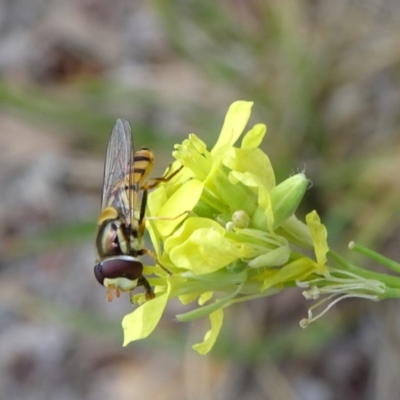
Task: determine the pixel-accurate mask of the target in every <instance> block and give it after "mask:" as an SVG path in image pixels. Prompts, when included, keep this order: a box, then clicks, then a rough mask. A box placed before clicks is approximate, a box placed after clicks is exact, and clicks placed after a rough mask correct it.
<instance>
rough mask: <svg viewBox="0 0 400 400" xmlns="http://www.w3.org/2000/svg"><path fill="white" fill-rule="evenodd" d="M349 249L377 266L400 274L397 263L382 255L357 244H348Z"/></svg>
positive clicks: (399, 266) (399, 267) (399, 265)
mask: <svg viewBox="0 0 400 400" xmlns="http://www.w3.org/2000/svg"><path fill="white" fill-rule="evenodd" d="M349 249H351V250H354V251H356V252H357V253H360V254H363V255H364V256H366V257H368V258H370V259H371V260H374V261H376V262H378V263H379V264H382V265H384V266H385V267H388V268H390V269H391V270H393V271H395V272H399V273H400V264H399V263H398V262H396V261H393V260H391V259H390V258H387V257H385V256H383V255H382V254H379V253H377V252H376V251H373V250H371V249H369V248H368V247H364V246H361V245H360V244H357V243H355V242H350V243H349Z"/></svg>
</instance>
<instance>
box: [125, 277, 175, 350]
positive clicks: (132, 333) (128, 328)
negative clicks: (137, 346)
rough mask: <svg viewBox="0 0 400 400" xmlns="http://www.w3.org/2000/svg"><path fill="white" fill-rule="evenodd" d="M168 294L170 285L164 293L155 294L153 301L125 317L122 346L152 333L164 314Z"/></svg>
mask: <svg viewBox="0 0 400 400" xmlns="http://www.w3.org/2000/svg"><path fill="white" fill-rule="evenodd" d="M169 293H170V285H169V283H168V286H167V290H166V291H165V292H164V293H162V294H157V297H156V298H155V299H153V300H149V301H146V302H145V303H144V304H142V305H141V306H140V307H138V308H137V309H136V310H135V311H133V312H131V313H130V314H128V315H125V317H124V319H123V320H122V328H123V330H124V344H123V346H126V345H127V344H129V343H130V342H133V341H134V340H139V339H144V338H146V337H147V336H149V335H150V333H151V332H153V330H154V329H155V327H156V326H157V324H158V322H159V320H160V318H161V315H162V313H163V312H164V309H165V306H166V304H167V300H168V296H169Z"/></svg>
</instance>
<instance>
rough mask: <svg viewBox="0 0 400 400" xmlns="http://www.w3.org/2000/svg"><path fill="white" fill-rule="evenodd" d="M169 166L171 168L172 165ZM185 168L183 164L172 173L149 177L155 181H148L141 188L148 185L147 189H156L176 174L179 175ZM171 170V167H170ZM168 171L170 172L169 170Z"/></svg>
mask: <svg viewBox="0 0 400 400" xmlns="http://www.w3.org/2000/svg"><path fill="white" fill-rule="evenodd" d="M169 168H171V165H170V166H169ZM182 168H183V165H181V166H180V167H179V168H178V169H177V170H176V171H174V172H172V173H170V174H169V175H167V176H162V177H160V178H149V180H150V181H153V183H151V184H149V183H148V182H146V183H145V184H144V185H143V186H142V187H141V189H144V186H146V185H147V189H154V188H155V187H157V186H158V185H159V184H160V183H165V182H168V181H170V180H171V179H172V178H173V177H174V176H175V175H177V174H178V173H179V172H180V171H181V170H182ZM168 171H169V169H168ZM167 173H168V172H167Z"/></svg>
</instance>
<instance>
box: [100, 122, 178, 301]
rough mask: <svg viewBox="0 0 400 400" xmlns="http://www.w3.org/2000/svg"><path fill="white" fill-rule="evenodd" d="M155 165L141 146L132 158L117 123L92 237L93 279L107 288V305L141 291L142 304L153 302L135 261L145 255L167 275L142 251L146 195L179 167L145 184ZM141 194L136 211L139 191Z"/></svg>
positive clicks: (124, 129)
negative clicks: (94, 247) (94, 252)
mask: <svg viewBox="0 0 400 400" xmlns="http://www.w3.org/2000/svg"><path fill="white" fill-rule="evenodd" d="M153 163H154V156H153V153H152V152H151V150H150V149H148V148H145V147H142V148H140V149H139V150H138V151H137V152H136V153H135V152H134V148H133V143H132V133H131V128H130V126H129V123H128V121H126V120H121V119H118V120H117V122H116V123H115V125H114V128H113V130H112V132H111V136H110V140H109V142H108V147H107V153H106V159H105V166H104V181H103V192H102V199H101V213H100V216H99V219H98V229H97V236H96V250H97V259H96V265H95V266H94V275H95V277H96V279H97V280H98V282H99V283H100V284H102V285H103V286H105V287H106V288H107V296H106V297H107V300H108V301H111V300H112V299H113V292H114V293H115V295H116V297H119V296H120V291H124V292H125V291H129V292H131V291H132V290H133V289H134V288H136V287H137V286H143V287H144V290H145V296H146V299H147V300H150V299H153V298H154V297H155V294H154V291H153V289H152V287H151V286H150V284H149V282H148V280H147V279H146V278H145V277H144V276H143V264H142V262H141V261H140V259H139V258H138V257H139V256H142V255H145V254H149V255H150V256H152V257H153V258H154V259H155V261H156V263H157V264H158V265H159V266H160V267H161V268H163V269H164V270H165V271H166V272H167V273H169V274H170V272H169V271H168V270H167V269H166V268H165V267H163V266H162V265H161V264H160V263H159V262H158V260H157V257H156V256H155V254H154V253H153V252H151V251H150V250H148V249H146V248H144V244H143V235H144V233H145V222H146V221H145V211H146V204H147V192H148V190H149V189H152V188H154V187H155V186H157V185H158V184H159V183H160V182H166V181H168V180H170V179H171V178H172V177H173V176H175V175H176V174H177V173H178V172H179V171H180V168H179V169H177V170H175V171H174V172H173V173H171V174H169V175H168V176H166V177H162V178H151V179H150V180H151V181H153V183H151V184H150V183H149V180H148V179H147V177H148V175H149V173H150V171H151V169H152V167H153ZM140 190H142V192H143V193H142V197H141V202H140V206H139V210H138V209H137V208H138V204H137V203H138V198H139V191H140Z"/></svg>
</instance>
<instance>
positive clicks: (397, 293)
mask: <svg viewBox="0 0 400 400" xmlns="http://www.w3.org/2000/svg"><path fill="white" fill-rule="evenodd" d="M379 298H380V299H398V298H400V289H397V288H392V287H387V286H386V288H385V293H382V294H381V295H379Z"/></svg>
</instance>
